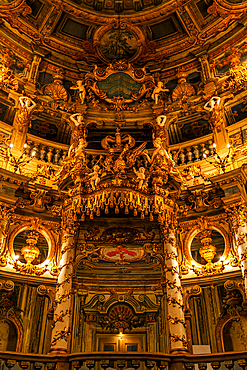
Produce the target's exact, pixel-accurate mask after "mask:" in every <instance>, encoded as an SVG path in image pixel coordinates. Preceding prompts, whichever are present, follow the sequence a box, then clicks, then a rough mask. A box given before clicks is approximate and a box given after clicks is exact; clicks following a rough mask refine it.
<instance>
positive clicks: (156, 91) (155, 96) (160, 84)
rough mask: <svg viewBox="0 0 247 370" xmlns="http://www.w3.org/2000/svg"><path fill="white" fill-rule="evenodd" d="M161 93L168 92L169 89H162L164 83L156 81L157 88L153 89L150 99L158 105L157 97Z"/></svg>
mask: <svg viewBox="0 0 247 370" xmlns="http://www.w3.org/2000/svg"><path fill="white" fill-rule="evenodd" d="M162 91H165V92H169V89H164V83H163V82H162V81H158V83H157V86H155V87H154V89H153V93H152V99H153V100H154V101H155V104H156V105H157V104H158V101H159V96H160V93H161V92H162Z"/></svg>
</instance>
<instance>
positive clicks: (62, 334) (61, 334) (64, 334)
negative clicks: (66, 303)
mask: <svg viewBox="0 0 247 370" xmlns="http://www.w3.org/2000/svg"><path fill="white" fill-rule="evenodd" d="M70 334H71V331H70V328H66V327H64V329H63V330H61V331H56V333H55V335H54V338H53V340H52V342H51V346H52V347H54V346H55V345H56V344H57V342H58V341H59V340H61V339H64V340H65V341H66V342H67V341H68V338H69V336H70Z"/></svg>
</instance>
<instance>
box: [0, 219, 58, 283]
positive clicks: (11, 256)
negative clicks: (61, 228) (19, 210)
mask: <svg viewBox="0 0 247 370" xmlns="http://www.w3.org/2000/svg"><path fill="white" fill-rule="evenodd" d="M36 221H37V222H32V221H30V222H25V221H24V222H22V223H21V224H19V225H17V226H16V227H14V228H13V229H12V231H11V232H10V234H9V236H8V238H7V239H6V244H5V246H4V248H3V250H2V254H1V262H0V263H1V266H7V267H10V268H13V269H14V270H16V271H19V272H21V273H24V274H31V275H37V276H39V275H43V274H44V273H45V272H49V273H50V274H51V275H54V276H57V274H58V272H59V269H58V266H57V264H56V262H55V239H54V236H53V234H52V233H51V231H50V230H49V229H48V228H46V227H45V226H44V225H43V224H42V222H40V221H39V220H38V219H36ZM23 239H25V241H24V240H23ZM38 240H41V242H40V243H38ZM38 245H39V246H40V247H41V249H40V247H38Z"/></svg>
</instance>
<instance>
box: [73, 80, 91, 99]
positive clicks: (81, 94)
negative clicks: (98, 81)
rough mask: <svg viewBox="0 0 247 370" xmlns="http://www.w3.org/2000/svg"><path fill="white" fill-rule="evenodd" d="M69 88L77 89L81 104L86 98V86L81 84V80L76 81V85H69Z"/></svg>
mask: <svg viewBox="0 0 247 370" xmlns="http://www.w3.org/2000/svg"><path fill="white" fill-rule="evenodd" d="M70 89H71V90H78V94H79V98H80V100H81V104H84V101H85V98H86V93H87V92H86V88H85V85H84V84H83V81H82V80H78V81H76V85H74V86H71V87H70Z"/></svg>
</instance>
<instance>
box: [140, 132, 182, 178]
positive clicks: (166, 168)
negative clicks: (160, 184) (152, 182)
mask: <svg viewBox="0 0 247 370" xmlns="http://www.w3.org/2000/svg"><path fill="white" fill-rule="evenodd" d="M153 144H154V146H155V148H156V149H155V151H154V152H153V155H152V157H151V158H150V157H149V155H148V154H147V153H144V154H145V155H146V157H147V159H148V161H149V163H150V164H151V166H150V169H149V174H150V176H152V174H154V173H155V172H157V171H158V172H159V173H160V176H161V175H162V174H163V175H164V176H165V177H166V176H167V175H170V177H171V178H173V179H174V180H175V181H177V182H179V183H183V182H184V178H183V176H182V175H181V173H180V172H179V170H178V169H177V168H175V162H174V161H173V159H172V156H171V153H168V152H167V150H166V148H165V147H164V144H163V142H162V140H161V138H159V137H158V138H157V139H155V140H154V142H153Z"/></svg>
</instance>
